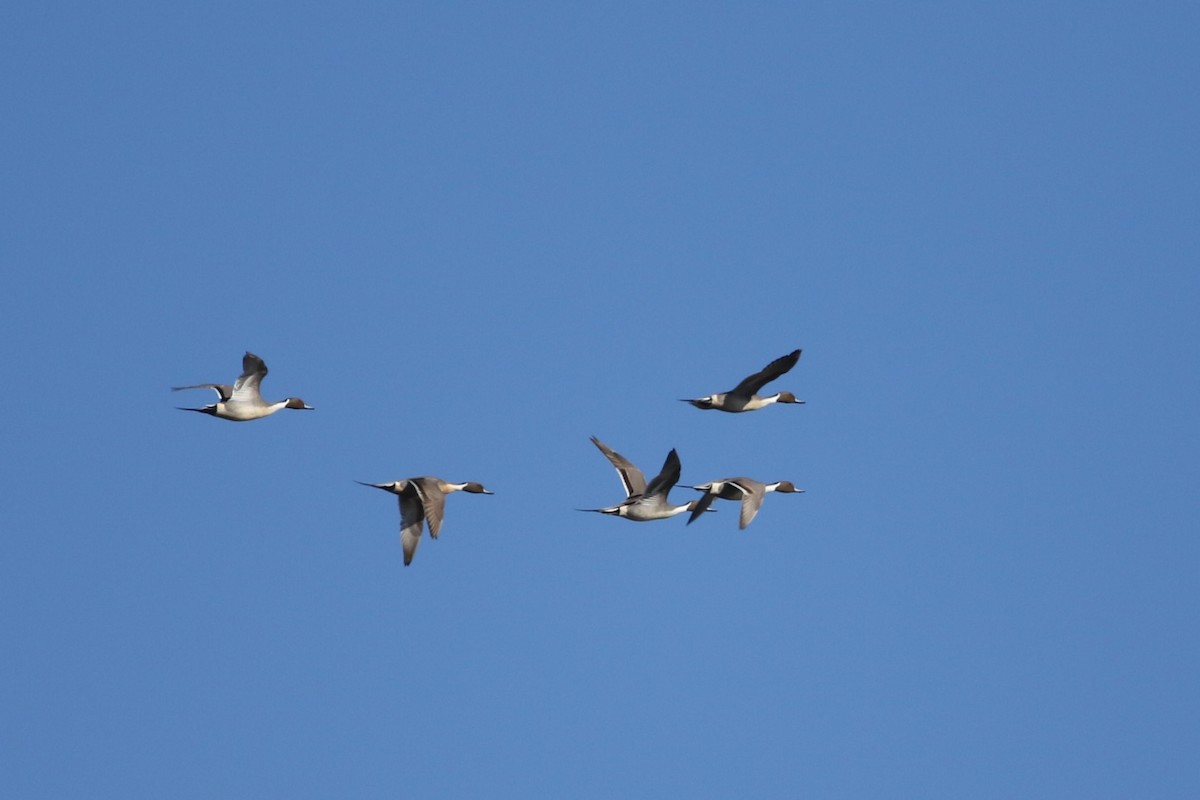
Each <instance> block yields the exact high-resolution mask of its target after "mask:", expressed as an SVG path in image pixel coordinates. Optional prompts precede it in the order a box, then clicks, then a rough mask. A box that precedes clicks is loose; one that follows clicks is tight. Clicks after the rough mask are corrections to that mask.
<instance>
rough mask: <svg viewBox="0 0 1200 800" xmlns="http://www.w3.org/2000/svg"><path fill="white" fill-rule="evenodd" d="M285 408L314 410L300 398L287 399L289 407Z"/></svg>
mask: <svg viewBox="0 0 1200 800" xmlns="http://www.w3.org/2000/svg"><path fill="white" fill-rule="evenodd" d="M284 408H301V409H304V410H305V411H313V410H314V409H313V407H312V406H310V405H309V404H308V403H305V402H304V401H303V400H301V399H300V398H299V397H289V398H288V399H287V405H285V406H284Z"/></svg>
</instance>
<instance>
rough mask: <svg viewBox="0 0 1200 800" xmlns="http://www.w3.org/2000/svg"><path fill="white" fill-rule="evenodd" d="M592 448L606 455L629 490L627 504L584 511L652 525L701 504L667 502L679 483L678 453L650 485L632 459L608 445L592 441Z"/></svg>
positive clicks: (668, 457) (593, 438) (668, 455)
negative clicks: (678, 504)
mask: <svg viewBox="0 0 1200 800" xmlns="http://www.w3.org/2000/svg"><path fill="white" fill-rule="evenodd" d="M592 444H594V445H596V447H598V448H600V452H601V453H604V455H605V457H606V458H608V460H609V461H610V462H611V463H612V465H613V466H614V467H616V470H617V475H619V476H620V477H621V484H622V485H623V486H624V487H625V495H626V497H625V500H624V501H623V502H621V503H618V504H617V505H615V506H609V507H607V508H581V509H579V510H580V511H596V512H599V513H601V514H615V515H616V516H618V517H624V518H625V519H631V520H633V521H634V522H648V521H649V520H654V519H666V518H667V517H673V516H675V515H676V514H682V513H684V512H685V511H690V510H691V509H692V508H693V507H694V506H695V505H696V502H697V501H692V502H690V503H685V504H683V505H681V506H676V505H672V504H671V502H670V501H669V500H668V499H667V495H668V494H669V493H670V491H671V489H672V487H674V486H675V484H676V483H678V482H679V470H680V464H679V454H678V453H676V452H675V450H674V449H672V450H671V452H670V453H667V460H666V461H665V462H663V467H662V471H661V472H659V473H658V475H656V476H655V477H654V480H652V481H650V483H649V484H647V483H646V476H645V475H643V474H642V471H641V470H640V469H638V468H637V467H635V466H634V465H633V464H632V463H630V461H629V459H627V458H625V457H624V456H623V455H621V454H620V453H618V452H615V451H614V450H612V449H611V448H610V447H609V446H608V445H606V444H605V443H604V442H602V441H600V440H599V439H597V438H596V437H595V436H593V437H592Z"/></svg>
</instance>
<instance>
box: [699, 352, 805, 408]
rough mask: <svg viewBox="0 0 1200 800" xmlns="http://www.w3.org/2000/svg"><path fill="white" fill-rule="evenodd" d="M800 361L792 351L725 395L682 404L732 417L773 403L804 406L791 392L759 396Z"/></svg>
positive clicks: (716, 395)
mask: <svg viewBox="0 0 1200 800" xmlns="http://www.w3.org/2000/svg"><path fill="white" fill-rule="evenodd" d="M799 360H800V351H799V350H793V351H792V352H790V353H788V354H787V355H786V356H780V357H779V358H777V359H775V360H774V361H772V362H771V363H770V364H767V365H766V366H765V367H763V368H762V370H761V371H759V372H756V373H754V374H753V375H751V376H749V377H747V378H746V379H745V380H743V381H742V382H741V383H739V384H738V385H737V386H735V387H733V388H732V389H730V390H729V391H728V392H721V393H720V394H710V395H709V396H708V397H699V398H696V399H695V400H684V401H683V402H685V403H691V404H692V405H694V406H695V407H696V408H703V409H705V410H707V409H710V408H715V409H717V410H718V411H729V412H731V413H738V412H741V411H757V410H758V409H760V408H763V407H764V406H769V405H771V404H772V403H803V402H804V401H803V400H797V399H796V395H794V394H792V393H791V392H779V393H778V394H773V395H769V396H767V397H759V396H758V391H759V390H761V389H762V387H764V386H766V385H767V384H768V383H770V382H771V381H773V380H775V379H776V378H778V377H779V376H780V375H782V374H784V373H785V372H787V371H788V370H790V369H791V368H792V367H794V366H796V362H797V361H799Z"/></svg>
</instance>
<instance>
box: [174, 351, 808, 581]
mask: <svg viewBox="0 0 1200 800" xmlns="http://www.w3.org/2000/svg"><path fill="white" fill-rule="evenodd" d="M799 360H800V350H793V351H792V352H790V353H788V354H787V355H785V356H780V357H779V358H777V359H775V360H774V361H772V362H771V363H770V364H768V365H767V366H765V367H763V368H762V369H761V370H759V371H758V372H756V373H754V374H753V375H750V376H748V377H746V378H745V379H744V380H742V382H741V383H739V384H738V385H737V386H735V387H734V388H732V389H730V390H729V391H727V392H718V393H717V394H710V395H708V396H706V397H698V398H696V399H694V400H688V399H685V400H683V401H682V402H684V403H690V404H692V405H693V406H695V407H696V408H700V409H704V410H714V409H715V410H717V411H725V412H728V413H731V414H739V413H742V412H745V411H757V410H759V409H761V408H766V407H767V406H769V405H773V404H775V403H803V402H804V401H803V400H797V399H796V395H794V394H792V393H791V392H777V393H775V394H773V395H767V396H761V395H759V394H758V393H759V392H760V391H762V389H763V387H764V386H766V385H767V384H768V383H770V382H771V381H773V380H775V379H776V378H778V377H780V376H781V375H783V374H785V373H786V372H787V371H788V370H790V369H791V368H792V367H794V366H796V362H798V361H799ZM266 376H267V365H266V363H265V362H264V361H263V360H262V359H261V358H259V357H258V356H256V355H254V354H253V353H250V352H247V353H246V355H244V356H243V357H242V374H241V375H239V376H238V379H237V380H236V381H234V382H233V385H232V386H231V385H229V384H225V383H198V384H193V385H191V386H173V387H171V391H174V392H178V391H183V390H186V389H212V390H213V391H214V392H216V393H217V402H215V403H211V404H209V405H206V406H202V407H200V408H187V407H182V406H179V407H178V408H180V410H181V411H197V412H199V413H201V414H210V415H212V416H214V417H218V418H220V419H227V420H230V421H232V422H249V421H250V420H256V419H262V418H263V417H269V416H270V415H272V414H274V413H275V412H276V411H279V410H281V409H284V408H291V409H296V410H304V411H312V410H313V407H312V406H310V405H308V404H307V403H305V402H304V401H303V400H301V399H300V398H299V397H286V398H284V399H283V400H278V401H276V402H273V403H272V402H268V401H266V400H264V399H263V396H262V391H261V386H262V380H263V378H265V377H266ZM592 444H594V445H596V447H598V448H599V449H600V452H601V453H603V454H604V457H605V458H607V459H608V460H609V463H611V464H612V465H613V467H614V468H615V469H616V470H617V475H618V476H620V478H621V484H622V486H624V487H625V499H624V500H622V501H621V502H620V503H617V504H616V505H612V506H607V507H605V508H581V509H579V510H580V511H595V512H597V513H600V514H610V515H613V516H617V517H623V518H624V519H628V520H633V521H634V522H649V521H651V520H656V519H667V518H669V517H674V516H676V515H678V514H686V513H690V516H689V517H688V521H687V524H688V525H691V524H692V523H693V522H695V521H696V519H697V518H699V517H700V516H701V515H703V514H704V513H705V512H706V511H713V510H715V509H712V508H709V506H711V505H712V503H713V501H714V500H716V499H718V498H720V499H722V500H735V501H738V502H740V503H741V515H740V517H739V519H738V527H739V528H741V529H742V530H745V528H746V526H748V525H749V524H750V523H751V522H753V521H754V517H755V516H756V515H757V514H758V511H759V509H760V508H762V504H763V499H764V498H765V497H766V496H767V494H769V493H771V492H778V493H780V494H791V493H799V492H803V491H804V490H803V489H797V488H796V486H795V484H793V483H792V482H791V481H775V482H774V483H763V482H761V481H756V480H754V479H752V478H745V477H736V478H721V479H720V480H715V481H710V482H709V483H704V484H701V485H699V486H693V487H692V488H693V489H696V490H697V491H701V492H704V495H703V496H702V497H701V498H700V499H699V500H692V501H691V502H688V503H684V504H683V505H675V504H674V503H672V502H671V501H670V500H669V498H668V495H669V494H670V492H671V489H673V488H675V484H676V483H678V482H679V473H680V469H681V465H680V462H679V454H678V453H676V452H675V450H674V449H673V448H672V450H671V452H669V453H667V460H666V461H665V462H663V466H662V469H661V470H660V471H659V473H658V475H656V476H654V478H653V479H652V480H651V481H649V482H647V481H646V476H645V474H644V473H643V472H642V471H641V470H640V469H638V468H637V467H636V466H634V464H633V463H632V462H631V461H629V459H627V458H625V457H624V456H623V455H621V454H620V453H618V452H616V451H615V450H613V449H612V448H611V447H609V446H608V445H606V444H605V443H604V442H602V441H600V440H599V439H597V438H596V437H595V436H593V437H592ZM355 483H359V484H362V485H363V486H371V487H374V488H376V489H383V490H384V491H385V492H390V493H392V494H394V495H396V496H397V497H398V498H399V501H400V543H401V546H402V547H403V549H404V565H405V566H408V565H409V564H411V563H412V560H413V556H414V555H415V554H416V552H417V545H419V544H420V543H421V531H422V530H423V529H424V528H426V527H427V528H428V529H429V535H430V536H432V537H433V538H434V539H436V538H437V537H438V533H439V532H440V531H441V529H442V517H443V515H444V513H445V509H446V495H448V494H451V493H453V492H469V493H471V494H493V493H492V492H490V491H488V490H487V489H485V488H484V487H483V484H481V483H475V482H473V481H470V482H467V483H450V482H449V481H444V480H442V479H441V478H435V477H432V476H429V475H423V476H420V477H417V478H405V479H403V480H398V481H392V482H391V483H364V482H363V481H355Z"/></svg>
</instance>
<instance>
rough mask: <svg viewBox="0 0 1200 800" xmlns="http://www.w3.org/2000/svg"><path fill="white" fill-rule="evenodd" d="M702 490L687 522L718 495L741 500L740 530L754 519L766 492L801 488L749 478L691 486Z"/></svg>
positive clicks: (795, 490) (787, 491) (780, 482)
mask: <svg viewBox="0 0 1200 800" xmlns="http://www.w3.org/2000/svg"><path fill="white" fill-rule="evenodd" d="M692 488H693V489H697V490H699V491H701V492H704V497H701V498H700V499H699V500H697V501H696V503H695V506H696V507H695V508H694V509H693V510H692V516H690V517H688V524H689V525H691V524H692V522H693V521H694V520H695V519H696V517H698V516H700V514H701V513H702V512H703V511H704V510H705V509H707V508H708V507H709V506H710V505H712V501H713V500H716V499H717V498H718V497H720V498H721V499H722V500H741V501H742V513H741V516H740V517H739V518H738V527H739V528H741V529H742V530H745V529H746V526H747V525H749V524H750V523H751V522H753V521H754V517H755V516H756V515H757V514H758V510H759V509H760V508H762V503H763V498H764V497H766V496H767V492H780V493H782V494H790V493H799V492H803V491H804V490H803V489H797V488H796V485H795V484H793V483H792V482H791V481H776V482H775V483H763V482H762V481H756V480H753V479H751V478H722V479H721V480H719V481H712V482H710V483H705V484H701V485H700V486H693V487H692Z"/></svg>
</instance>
